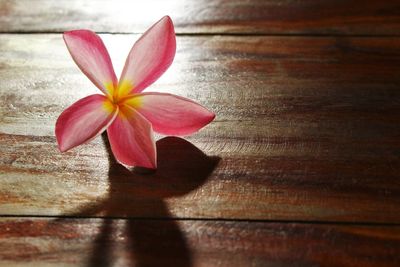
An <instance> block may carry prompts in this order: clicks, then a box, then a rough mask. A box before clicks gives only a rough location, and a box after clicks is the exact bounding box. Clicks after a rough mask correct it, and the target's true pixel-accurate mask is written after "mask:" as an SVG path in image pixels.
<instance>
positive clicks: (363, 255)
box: [0, 218, 400, 267]
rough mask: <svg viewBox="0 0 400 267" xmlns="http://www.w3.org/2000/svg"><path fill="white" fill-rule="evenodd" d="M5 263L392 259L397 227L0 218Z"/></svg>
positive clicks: (374, 262)
mask: <svg viewBox="0 0 400 267" xmlns="http://www.w3.org/2000/svg"><path fill="white" fill-rule="evenodd" d="M0 241H1V242H0V248H1V249H0V264H1V265H4V266H5V265H7V266H21V265H24V264H29V266H176V267H182V266H193V267H198V266H203V267H205V266H210V267H211V266H233V267H235V266H293V265H295V266H363V267H368V266H397V265H398V263H399V262H400V256H399V255H400V253H399V252H400V228H399V227H386V226H344V225H329V224H327V225H315V224H296V223H263V222H229V221H190V220H189V221H185V220H180V221H174V220H170V221H163V220H161V221H159V220H110V219H108V220H103V219H62V220H53V219H44V218H35V219H31V218H25V219H21V218H2V219H1V220H0Z"/></svg>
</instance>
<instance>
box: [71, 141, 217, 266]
mask: <svg viewBox="0 0 400 267" xmlns="http://www.w3.org/2000/svg"><path fill="white" fill-rule="evenodd" d="M102 137H103V140H104V142H105V144H106V147H107V150H108V155H109V161H110V168H109V172H108V174H109V175H108V177H109V194H108V198H106V199H105V200H104V201H102V202H101V203H100V204H99V203H96V204H93V205H88V206H84V207H81V208H80V209H78V211H77V212H76V213H74V214H73V216H78V217H79V216H88V215H94V214H101V215H102V217H105V219H103V222H102V226H101V228H100V232H99V234H98V236H97V237H96V239H95V241H94V243H93V250H92V254H91V256H90V258H89V262H88V266H111V265H113V262H115V260H116V259H115V257H116V256H115V252H112V250H113V248H115V244H114V243H115V242H116V241H115V235H113V231H114V229H113V220H112V219H111V218H112V217H127V218H132V217H134V218H135V219H131V220H126V225H125V234H124V236H125V238H126V239H127V240H126V244H125V243H124V244H125V247H124V248H123V251H124V252H123V255H124V258H127V261H126V262H124V264H123V265H124V266H160V264H161V265H162V266H176V267H187V266H191V265H192V264H191V254H190V248H189V246H188V244H187V241H186V239H185V236H184V234H183V233H182V231H181V229H180V227H179V225H178V223H177V221H176V220H172V219H171V218H173V216H172V214H171V213H170V212H169V210H168V207H167V204H166V201H165V199H166V198H171V197H178V196H183V195H185V194H188V193H189V192H191V191H193V190H195V189H196V188H198V187H200V186H201V185H202V184H203V183H204V182H205V181H206V180H207V178H208V176H209V175H210V174H211V173H212V171H213V170H214V168H215V167H216V165H217V164H218V162H219V160H220V159H219V158H218V157H209V156H207V155H205V154H204V153H203V152H202V151H200V150H199V149H198V148H196V147H195V146H194V145H193V144H191V143H190V142H188V141H186V140H184V139H181V138H177V137H166V138H163V139H161V140H159V141H157V143H156V145H157V154H158V168H157V170H156V171H150V170H146V169H140V168H136V169H133V170H128V169H127V168H125V167H124V166H122V165H120V164H118V163H117V162H116V160H115V158H114V156H113V154H112V152H111V148H110V145H109V142H108V139H107V136H106V134H103V135H102ZM160 219H166V220H160ZM117 254H118V255H121V254H120V253H117ZM117 257H118V256H117Z"/></svg>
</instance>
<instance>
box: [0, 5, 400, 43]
mask: <svg viewBox="0 0 400 267" xmlns="http://www.w3.org/2000/svg"><path fill="white" fill-rule="evenodd" d="M165 14H169V15H170V16H172V17H173V19H174V22H175V24H176V30H177V32H178V33H187V34H197V33H210V34H215V33H236V34H278V35H281V34H321V35H330V34H334V35H354V34H355V35H370V34H375V35H399V33H400V2H399V1H397V0H385V1H381V0H369V1H364V0H324V1H321V0H305V1H296V0H245V1H243V0H202V1H198V0H184V1H183V0H146V1H140V2H139V1H130V0H112V1H108V0H85V1H81V0H57V1H53V0H2V1H1V2H0V31H1V32H10V31H13V32H55V31H56V32H60V31H61V32H62V31H66V30H70V29H71V28H90V29H93V30H95V31H98V32H114V33H115V32H118V33H122V32H124V33H126V32H129V33H131V32H139V33H141V32H143V31H144V30H145V29H147V27H148V25H150V24H152V23H154V21H157V20H158V19H159V18H160V17H162V16H164V15H165Z"/></svg>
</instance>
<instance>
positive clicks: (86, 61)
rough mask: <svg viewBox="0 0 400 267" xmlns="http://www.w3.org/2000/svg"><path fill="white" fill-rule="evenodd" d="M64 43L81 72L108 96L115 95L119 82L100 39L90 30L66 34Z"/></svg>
mask: <svg viewBox="0 0 400 267" xmlns="http://www.w3.org/2000/svg"><path fill="white" fill-rule="evenodd" d="M63 37H64V41H65V44H66V45H67V48H68V50H69V52H70V54H71V56H72V58H73V59H74V61H75V63H76V64H77V65H78V67H79V68H80V69H81V71H82V72H83V73H84V74H85V75H86V76H87V77H88V78H89V79H90V80H91V81H92V82H93V83H94V84H95V85H96V86H97V87H98V88H99V89H100V90H101V91H103V92H104V93H105V94H106V95H110V96H112V95H113V91H114V88H115V87H116V85H117V83H118V80H117V77H116V76H115V73H114V68H113V66H112V63H111V59H110V55H109V54H108V52H107V49H106V47H105V46H104V43H103V41H102V40H101V39H100V37H99V36H98V35H97V34H95V33H94V32H92V31H89V30H75V31H69V32H65V33H64V35H63Z"/></svg>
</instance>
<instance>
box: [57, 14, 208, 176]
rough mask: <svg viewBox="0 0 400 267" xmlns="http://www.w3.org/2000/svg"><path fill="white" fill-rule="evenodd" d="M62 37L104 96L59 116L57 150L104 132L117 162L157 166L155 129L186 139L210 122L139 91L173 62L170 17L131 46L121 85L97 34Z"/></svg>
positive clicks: (190, 108)
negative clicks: (183, 136) (185, 137)
mask: <svg viewBox="0 0 400 267" xmlns="http://www.w3.org/2000/svg"><path fill="white" fill-rule="evenodd" d="M63 37H64V41H65V43H66V45H67V47H68V50H69V52H70V54H71V56H72V58H73V59H74V61H75V63H76V64H77V65H78V66H79V68H80V69H81V71H82V72H83V73H84V74H85V75H86V76H87V77H88V78H89V79H90V80H91V81H92V82H93V83H94V84H95V85H96V86H97V87H98V88H99V89H100V90H101V91H102V92H103V93H104V95H100V94H96V95H90V96H87V97H85V98H83V99H81V100H79V101H77V102H76V103H74V104H73V105H72V106H70V107H69V108H67V109H66V110H64V111H63V112H62V113H61V115H60V117H59V118H58V120H57V122H56V129H55V132H56V137H57V143H58V147H59V149H60V151H61V152H64V151H67V150H69V149H71V148H73V147H75V146H78V145H80V144H83V143H85V142H88V141H89V140H91V139H93V138H95V137H96V136H98V135H100V134H101V133H102V132H103V131H105V130H106V129H107V134H108V138H109V141H110V144H111V149H112V151H113V154H114V155H115V157H116V159H117V160H118V161H119V162H121V163H123V164H125V165H128V166H142V167H147V168H156V167H157V160H156V157H157V156H156V146H155V141H154V137H153V130H154V131H156V132H158V133H161V134H167V135H187V134H191V133H193V132H196V131H197V130H199V129H200V128H202V127H203V126H205V125H207V124H208V123H209V122H211V121H212V120H213V119H214V117H215V114H214V113H212V112H210V111H208V110H207V109H206V108H204V107H203V106H201V105H199V104H197V103H195V102H193V101H191V100H189V99H186V98H183V97H179V96H176V95H172V94H165V93H151V92H148V93H142V91H143V90H144V89H145V88H146V87H148V86H149V85H151V84H152V83H153V82H154V81H156V80H157V79H158V78H159V77H160V76H161V75H162V74H163V73H164V72H165V71H166V70H167V69H168V67H169V66H170V65H171V63H172V61H173V59H174V56H175V50H176V41H175V31H174V25H173V24H172V21H171V19H170V18H169V17H168V16H165V17H163V18H162V19H161V20H160V21H158V22H157V23H156V24H154V25H153V26H152V27H151V28H150V29H149V30H147V31H146V32H145V33H144V34H143V35H142V36H141V37H140V39H139V40H138V41H137V42H136V43H135V44H134V45H133V47H132V49H131V51H130V53H129V55H128V58H127V59H126V62H125V67H124V69H123V71H122V75H121V78H120V80H119V81H118V80H117V77H116V75H115V73H114V69H113V66H112V63H111V59H110V56H109V54H108V52H107V49H106V48H105V46H104V44H103V42H102V40H101V39H100V37H99V36H98V35H96V34H95V33H94V32H91V31H89V30H75V31H69V32H65V33H64V36H63Z"/></svg>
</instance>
